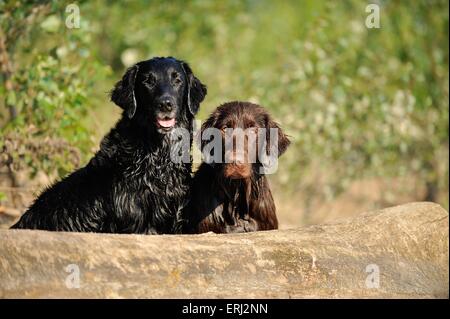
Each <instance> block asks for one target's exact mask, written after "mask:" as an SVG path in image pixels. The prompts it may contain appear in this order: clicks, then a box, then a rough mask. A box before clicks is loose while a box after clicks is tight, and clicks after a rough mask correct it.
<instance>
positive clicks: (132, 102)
mask: <svg viewBox="0 0 450 319" xmlns="http://www.w3.org/2000/svg"><path fill="white" fill-rule="evenodd" d="M138 72H139V66H138V65H137V64H136V65H134V66H132V67H130V68H129V69H128V70H127V71H126V72H125V74H124V75H123V77H122V80H120V81H119V82H117V83H116V85H115V86H114V89H113V90H112V92H111V101H113V102H114V103H116V104H117V105H118V106H120V107H121V108H122V109H124V110H125V112H126V114H127V116H128V117H129V118H130V119H131V118H132V117H133V116H134V114H135V113H136V108H137V104H136V97H135V95H134V85H135V82H136V76H137V74H138Z"/></svg>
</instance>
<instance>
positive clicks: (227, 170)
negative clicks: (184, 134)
mask: <svg viewBox="0 0 450 319" xmlns="http://www.w3.org/2000/svg"><path fill="white" fill-rule="evenodd" d="M201 133H202V152H203V155H204V157H205V159H206V162H208V163H210V164H212V165H214V166H215V167H217V168H218V169H220V170H221V173H222V174H223V176H224V177H225V178H230V179H242V178H249V177H251V175H252V174H253V173H255V172H257V168H258V167H259V166H261V164H262V163H263V161H264V160H265V158H266V157H267V156H270V155H273V154H275V156H276V157H279V156H280V155H281V154H283V153H284V152H285V151H286V149H287V147H288V146H289V143H290V142H289V139H288V138H287V136H286V135H285V134H284V133H283V132H282V130H281V128H280V127H279V126H278V124H277V123H275V122H274V121H273V120H272V119H271V117H270V115H269V114H268V112H267V111H266V110H265V109H264V108H263V107H261V106H259V105H256V104H252V103H249V102H229V103H226V104H223V105H221V106H219V107H218V108H217V109H216V110H215V111H214V112H213V113H212V114H211V116H210V117H209V118H208V119H207V120H206V122H205V123H204V124H203V125H202V130H201ZM274 144H275V145H274Z"/></svg>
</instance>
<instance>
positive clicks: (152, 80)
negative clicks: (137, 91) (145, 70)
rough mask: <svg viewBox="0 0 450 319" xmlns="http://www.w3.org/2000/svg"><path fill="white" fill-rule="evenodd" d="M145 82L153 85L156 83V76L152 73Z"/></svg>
mask: <svg viewBox="0 0 450 319" xmlns="http://www.w3.org/2000/svg"><path fill="white" fill-rule="evenodd" d="M144 83H145V84H147V86H150V87H153V86H155V84H156V77H155V76H154V75H153V74H151V73H150V74H149V75H148V76H147V79H145V81H144Z"/></svg>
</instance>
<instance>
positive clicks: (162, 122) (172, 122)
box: [158, 119, 175, 127]
mask: <svg viewBox="0 0 450 319" xmlns="http://www.w3.org/2000/svg"><path fill="white" fill-rule="evenodd" d="M158 124H159V125H161V126H162V127H172V126H174V125H175V119H170V120H160V119H158Z"/></svg>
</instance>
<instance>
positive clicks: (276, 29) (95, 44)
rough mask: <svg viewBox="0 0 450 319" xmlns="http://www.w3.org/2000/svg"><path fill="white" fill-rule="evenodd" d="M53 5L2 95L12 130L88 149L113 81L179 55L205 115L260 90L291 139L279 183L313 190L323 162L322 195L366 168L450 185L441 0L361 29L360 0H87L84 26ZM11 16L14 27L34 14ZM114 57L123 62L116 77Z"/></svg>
mask: <svg viewBox="0 0 450 319" xmlns="http://www.w3.org/2000/svg"><path fill="white" fill-rule="evenodd" d="M13 2H14V3H18V2H17V1H13ZM1 3H3V2H0V4H1ZM50 3H51V5H52V7H51V9H49V11H48V14H47V15H46V16H45V19H41V20H39V22H37V23H38V25H39V28H34V29H32V30H29V32H28V33H27V34H28V35H29V37H28V38H29V41H28V42H27V43H26V44H24V43H22V41H18V45H17V49H16V50H15V52H16V61H20V62H21V63H18V64H17V67H18V69H17V72H15V75H14V81H15V82H16V83H17V85H18V87H19V88H20V89H18V91H17V92H8V94H7V99H8V100H10V103H12V104H15V105H17V107H18V108H19V109H20V112H19V113H20V116H19V117H18V118H17V120H16V121H15V122H13V123H10V125H9V128H10V129H12V128H14V129H15V130H16V129H17V128H19V129H20V127H25V126H27V125H30V124H34V125H35V126H36V127H37V129H38V131H39V134H40V135H41V136H48V135H49V134H50V135H51V136H57V137H61V138H63V139H65V140H67V141H69V143H70V144H71V145H75V146H77V147H80V149H81V150H82V154H83V155H84V156H86V155H88V156H90V152H89V150H88V149H89V147H90V145H91V144H90V143H89V133H92V132H93V131H94V130H95V128H93V127H89V128H87V127H85V126H84V125H83V124H82V123H85V122H84V121H85V119H86V118H87V117H89V115H88V112H87V110H89V109H91V108H92V109H93V110H95V109H97V110H102V112H104V109H103V105H108V102H107V101H106V96H105V94H104V92H105V90H107V89H104V88H105V86H104V83H107V84H108V85H111V84H112V82H114V81H116V80H117V79H119V77H120V76H121V74H122V72H123V70H124V68H125V67H126V66H129V65H130V64H132V63H134V62H136V61H138V60H142V59H146V58H149V57H152V56H163V55H173V56H176V57H179V58H182V59H185V60H187V61H188V62H189V63H190V64H191V65H192V67H193V69H194V71H195V72H196V73H197V74H198V76H199V78H201V79H202V80H204V82H205V83H206V84H207V85H208V88H209V90H208V91H209V94H208V96H207V99H206V101H205V103H204V104H203V106H202V110H201V113H200V118H201V119H204V118H205V117H206V116H207V114H208V113H209V112H211V111H212V110H213V108H214V107H216V106H217V105H218V104H220V103H223V102H225V101H229V100H236V99H239V100H251V101H254V102H259V103H261V104H262V105H264V106H265V107H267V108H268V109H269V110H270V111H271V113H273V114H274V116H275V118H276V119H277V120H278V121H279V122H280V123H281V125H282V127H283V128H285V130H286V131H287V133H288V134H289V135H291V136H292V140H293V146H292V147H291V149H290V150H288V152H287V153H286V155H285V156H283V158H281V163H282V167H283V170H281V171H280V172H278V173H277V174H276V175H275V176H274V179H273V181H274V182H275V184H276V185H277V186H278V187H280V188H282V189H283V190H286V191H292V192H298V191H302V190H303V189H306V188H307V187H309V186H308V185H304V184H302V183H301V181H302V180H303V179H304V177H305V176H306V175H308V174H311V169H312V165H316V166H314V167H317V164H318V165H319V166H320V167H321V169H322V170H323V172H324V174H326V182H325V186H326V187H323V184H320V186H319V187H320V189H318V190H317V191H319V192H321V193H323V194H325V195H326V196H327V197H330V196H331V197H333V196H335V195H336V194H338V193H339V191H340V190H342V189H345V187H347V186H348V185H349V183H350V182H351V181H352V180H354V179H358V178H363V177H367V176H379V177H386V176H415V177H418V178H422V179H425V181H427V183H428V184H430V185H438V187H439V188H440V189H448V141H449V139H448V120H449V118H448V114H449V111H448V108H449V105H448V97H449V92H448V84H449V81H448V79H449V77H448V2H447V1H445V0H434V1H425V0H421V1H415V2H407V1H380V7H381V10H380V13H381V28H380V29H367V28H366V27H365V25H364V22H365V19H366V16H367V13H366V12H365V6H366V5H367V3H365V2H361V1H359V0H351V1H345V2H341V1H295V0H293V1H269V0H261V1H254V0H247V1H237V0H236V1H205V0H194V1H132V2H127V3H126V4H124V3H122V2H112V1H107V0H97V1H89V2H85V3H82V4H81V5H80V12H81V21H82V27H81V28H80V29H78V30H68V29H67V28H64V27H62V26H61V24H63V21H64V5H62V4H59V3H58V4H57V2H56V1H50ZM0 7H1V5H0ZM31 7H32V6H31V5H28V6H27V8H28V9H29V8H31ZM28 9H27V10H28ZM19 11H20V10H19ZM0 12H1V10H0ZM0 14H1V13H0ZM13 16H14V17H9V18H8V21H9V22H8V23H10V24H9V25H13V24H14V23H15V22H16V20H21V19H24V18H25V17H26V15H21V14H20V12H19V13H14V14H13ZM1 20H3V19H1ZM1 23H2V27H3V28H4V27H5V24H4V22H1ZM6 27H8V25H6ZM61 53H64V54H65V55H64V56H62V55H61ZM105 66H110V67H111V68H112V70H113V72H114V74H112V75H110V76H109V77H108V78H107V79H103V78H102V76H104V75H105V72H104V70H105V68H106V67H105ZM102 80H103V81H102ZM94 83H95V84H94ZM94 85H95V86H101V87H102V88H103V90H95V91H94V90H92V88H93V87H94ZM0 90H2V88H1V86H0ZM4 93H5V94H6V93H7V92H4ZM90 101H102V103H98V104H96V105H92V106H91V105H90V103H92V102H90ZM0 103H1V102H0ZM107 107H108V108H109V107H111V106H110V105H108V106H107ZM49 119H53V120H52V121H49ZM54 119H57V121H54ZM286 167H287V168H286ZM325 195H324V196H325ZM447 201H448V200H447ZM445 204H446V205H448V203H445Z"/></svg>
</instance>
